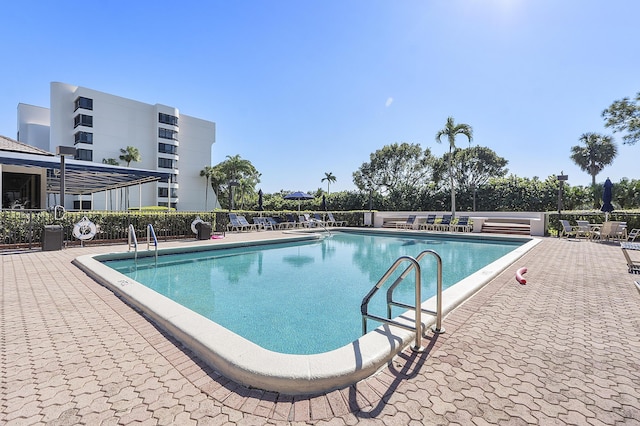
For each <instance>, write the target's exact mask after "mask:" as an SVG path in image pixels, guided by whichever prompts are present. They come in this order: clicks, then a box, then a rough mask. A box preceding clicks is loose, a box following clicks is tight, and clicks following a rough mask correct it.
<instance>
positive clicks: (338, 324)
mask: <svg viewBox="0 0 640 426" xmlns="http://www.w3.org/2000/svg"><path fill="white" fill-rule="evenodd" d="M516 246H517V245H514V244H513V243H511V244H498V243H494V242H484V243H476V242H470V241H464V240H462V241H460V240H447V239H439V238H433V236H430V237H429V239H426V238H425V239H421V238H419V237H411V238H409V239H404V238H398V237H391V236H381V235H372V234H353V233H343V232H335V234H334V235H333V237H332V238H326V239H324V240H321V241H313V242H304V243H297V244H294V243H285V244H283V243H279V244H274V245H269V246H256V247H242V248H237V249H225V250H211V251H207V252H199V253H185V254H178V255H167V256H160V258H159V261H158V266H157V267H155V266H154V261H153V260H149V259H141V260H139V261H138V265H137V267H135V266H134V265H133V262H132V261H110V262H108V265H109V266H111V267H112V268H115V269H118V270H120V271H121V272H123V273H125V274H126V275H128V276H130V277H132V278H134V279H135V280H136V281H138V282H140V283H142V284H144V285H146V286H148V287H150V288H152V289H154V290H155V291H157V292H159V293H162V294H164V295H166V296H168V297H170V298H171V299H173V300H175V301H176V302H178V303H180V304H182V305H184V306H186V307H188V308H190V309H192V310H194V311H196V312H198V313H200V314H202V315H204V316H206V317H208V318H210V319H212V320H213V321H215V322H217V323H219V324H220V325H222V326H224V327H226V328H228V329H230V330H232V331H234V332H235V333H237V334H239V335H241V336H243V337H245V338H247V339H249V340H251V341H253V342H255V343H257V344H258V345H260V346H263V347H265V348H267V349H271V350H274V351H278V352H287V353H299V354H310V353H319V352H324V351H328V350H331V349H335V348H338V347H340V346H343V345H346V344H348V343H350V342H352V341H353V340H355V339H357V338H358V337H359V336H360V333H361V326H362V324H361V317H360V303H361V302H362V298H363V297H364V296H365V295H366V294H367V293H368V292H369V290H370V289H371V287H372V286H373V285H375V283H376V282H377V281H378V280H379V279H380V277H381V276H382V275H383V274H384V273H385V272H386V270H387V269H388V268H389V267H390V266H391V264H392V263H393V262H394V261H395V260H396V259H397V258H398V257H400V256H404V255H409V256H414V257H415V256H417V255H418V254H419V253H420V252H421V251H423V250H426V249H433V250H435V251H436V252H438V254H439V255H440V256H441V258H442V261H443V284H444V286H445V287H446V286H449V285H451V284H453V283H455V282H457V281H460V280H461V279H463V278H464V277H466V276H468V275H470V274H471V273H473V272H475V271H477V270H478V269H480V268H482V267H483V266H485V265H487V264H488V263H490V262H492V261H494V260H496V259H497V258H499V257H501V256H502V255H504V254H506V253H508V252H509V251H511V250H513V249H514V248H515V247H516ZM145 262H146V264H145ZM421 266H422V267H423V275H422V285H423V290H422V291H423V293H422V294H423V296H424V299H425V300H426V299H427V298H429V297H431V296H432V295H433V294H435V287H436V261H435V259H434V258H433V257H432V256H427V257H425V258H424V259H423V260H422V265H421ZM402 270H403V268H399V270H398V271H397V272H396V274H397V275H399V274H400V273H401V272H402ZM394 279H395V277H392V279H391V280H389V281H388V285H390V284H391V283H392V282H393V281H394ZM414 283H415V278H414V274H409V276H408V277H407V278H406V279H405V281H403V282H402V283H401V284H400V285H399V286H398V288H397V290H396V292H395V293H394V298H395V299H396V300H399V301H402V302H405V303H410V304H412V303H413V294H414V286H415V284H414ZM383 290H384V289H383ZM385 292H386V290H385V291H381V292H379V293H378V294H376V297H375V298H374V300H372V301H371V304H370V312H371V313H374V314H376V315H381V316H386V304H385ZM378 296H379V297H378ZM394 313H396V314H397V313H399V312H395V311H394ZM377 325H378V324H374V323H372V324H371V327H370V329H372V328H375V326H377Z"/></svg>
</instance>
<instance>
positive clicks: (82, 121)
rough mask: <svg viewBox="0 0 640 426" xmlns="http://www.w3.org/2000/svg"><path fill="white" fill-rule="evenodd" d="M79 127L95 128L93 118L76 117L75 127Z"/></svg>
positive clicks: (89, 116) (74, 119)
mask: <svg viewBox="0 0 640 426" xmlns="http://www.w3.org/2000/svg"><path fill="white" fill-rule="evenodd" d="M78 126H86V127H93V116H91V115H85V114H78V115H76V116H75V117H73V127H78Z"/></svg>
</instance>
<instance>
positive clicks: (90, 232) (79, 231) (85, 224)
mask: <svg viewBox="0 0 640 426" xmlns="http://www.w3.org/2000/svg"><path fill="white" fill-rule="evenodd" d="M96 231H97V227H96V224H95V223H93V222H91V221H90V220H89V219H88V218H87V217H86V216H85V217H83V218H82V220H80V222H78V223H76V224H75V225H73V236H74V237H76V238H77V239H79V240H82V241H86V240H90V239H92V238H93V237H95V236H96Z"/></svg>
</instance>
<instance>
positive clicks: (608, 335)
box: [0, 231, 640, 425]
mask: <svg viewBox="0 0 640 426" xmlns="http://www.w3.org/2000/svg"><path fill="white" fill-rule="evenodd" d="M274 235H277V231H268V232H259V233H256V232H253V233H244V234H238V233H231V234H227V236H226V238H225V239H223V240H211V242H207V243H208V244H209V243H210V244H216V243H217V241H232V240H242V239H248V238H265V237H273V236H274ZM542 240H543V241H542V242H541V243H540V244H538V245H537V246H536V247H534V248H533V249H532V250H531V251H530V252H528V253H527V254H525V255H524V257H522V258H521V259H519V260H518V261H516V262H515V263H514V264H513V265H511V266H510V267H509V268H508V269H507V270H506V271H505V272H503V273H502V274H501V275H499V276H498V277H497V278H495V279H494V280H492V281H491V282H490V283H489V284H488V285H487V286H485V287H484V288H483V289H482V290H480V291H479V292H478V293H477V294H475V295H474V296H473V297H472V298H471V299H470V300H468V301H467V302H466V303H464V304H462V305H461V306H459V307H458V308H457V309H455V310H454V311H453V312H451V313H450V314H449V315H448V316H447V317H446V318H445V319H444V322H443V325H444V327H445V328H446V333H445V334H441V335H438V336H434V335H433V333H431V332H429V333H428V335H427V337H426V338H425V339H424V341H423V345H424V346H425V347H427V351H426V352H424V353H421V354H415V353H412V352H411V351H410V350H406V351H404V352H403V353H402V354H401V355H399V356H397V357H396V358H395V359H394V360H393V361H392V362H391V363H390V364H389V365H388V366H387V367H386V368H384V369H383V370H382V371H380V372H379V373H377V374H376V375H374V376H372V377H370V378H368V379H366V380H363V381H361V382H359V383H357V384H355V385H353V386H349V387H347V388H344V389H339V390H335V391H333V392H330V393H327V394H322V395H314V396H295V397H292V396H288V395H280V394H276V393H273V392H264V391H261V390H257V389H248V388H244V387H242V386H239V385H236V384H235V383H233V382H231V381H229V380H227V379H225V378H224V377H222V376H220V375H219V374H218V373H217V372H216V371H214V370H213V369H211V368H210V367H208V366H206V365H204V364H203V363H202V362H200V361H199V360H198V359H197V358H196V357H194V356H193V355H192V354H191V353H190V352H189V351H188V350H186V349H184V348H183V347H181V346H180V344H179V343H177V342H176V341H175V340H174V339H172V338H171V336H168V335H167V334H166V333H164V332H163V331H162V330H160V329H158V328H156V327H155V326H154V325H153V323H151V322H149V321H148V320H147V319H146V318H145V317H144V316H142V315H141V314H140V313H139V312H137V311H135V310H134V309H132V308H131V307H129V306H128V305H126V304H125V303H124V302H122V301H121V300H120V299H119V298H118V297H116V296H115V295H114V294H113V293H112V292H111V291H109V290H107V289H106V288H105V287H102V286H101V285H99V284H97V283H96V282H95V281H93V280H92V279H91V278H89V277H88V276H87V275H85V274H84V273H83V272H82V271H80V270H79V269H78V268H76V267H75V266H74V265H72V263H71V262H72V260H73V259H74V258H75V257H77V256H79V255H82V254H88V253H105V252H112V251H124V250H126V245H122V244H120V245H110V246H96V245H88V246H87V247H84V248H80V247H77V248H67V249H64V250H61V251H49V252H42V251H31V252H22V253H13V254H3V255H0V274H1V279H2V286H1V294H0V352H1V353H0V374H1V380H0V397H1V399H0V424H3V425H4V424H7V425H30V424H51V425H66V424H68V425H75V424H88V425H97V424H107V425H111V424H134V423H135V424H143V425H155V424H179V425H189V424H226V425H262V424H277V425H280V424H282V425H285V424H293V425H297V424H300V425H302V424H317V425H355V424H373V425H411V424H413V425H424V424H460V425H470V424H475V425H482V424H510V425H518V424H541V425H554V424H575V425H640V293H639V292H638V290H637V289H636V287H635V285H634V280H636V281H640V275H632V274H629V273H628V272H627V267H626V264H625V261H624V257H623V255H622V252H621V249H620V247H619V246H618V245H615V244H607V243H594V242H589V241H585V240H575V239H570V240H567V239H560V240H559V239H556V238H543V239H542ZM197 243H201V242H198V241H195V240H192V241H174V242H170V243H163V242H161V245H163V246H165V245H171V246H176V245H178V246H179V245H185V244H197ZM521 267H527V269H528V272H527V274H526V275H525V278H526V279H527V284H526V285H520V284H518V283H517V282H516V280H515V278H514V276H515V272H516V271H517V270H518V269H519V268H521Z"/></svg>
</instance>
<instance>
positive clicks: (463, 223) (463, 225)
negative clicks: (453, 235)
mask: <svg viewBox="0 0 640 426" xmlns="http://www.w3.org/2000/svg"><path fill="white" fill-rule="evenodd" d="M449 230H450V231H461V232H471V225H470V224H469V216H460V218H459V219H458V221H457V222H456V223H453V224H451V225H449Z"/></svg>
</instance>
